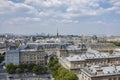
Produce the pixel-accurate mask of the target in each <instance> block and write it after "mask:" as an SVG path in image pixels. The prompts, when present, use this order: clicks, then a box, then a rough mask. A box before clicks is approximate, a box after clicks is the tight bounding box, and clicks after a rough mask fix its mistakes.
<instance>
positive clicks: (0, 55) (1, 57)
mask: <svg viewBox="0 0 120 80" xmlns="http://www.w3.org/2000/svg"><path fill="white" fill-rule="evenodd" d="M4 56H5V55H3V54H1V53H0V63H1V62H2V61H4Z"/></svg>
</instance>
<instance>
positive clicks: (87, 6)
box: [0, 0, 120, 22]
mask: <svg viewBox="0 0 120 80" xmlns="http://www.w3.org/2000/svg"><path fill="white" fill-rule="evenodd" d="M100 2H101V3H108V4H110V5H111V6H108V7H107V8H104V7H103V6H101V5H100ZM113 11H114V12H115V13H117V14H120V1H119V0H25V1H24V3H14V2H12V1H8V0H0V15H1V14H3V15H5V14H6V15H7V14H12V15H13V16H11V17H10V18H11V19H13V18H14V19H15V20H16V21H19V20H21V21H22V20H23V21H40V19H41V20H45V19H46V20H50V19H53V20H60V21H62V22H67V21H68V22H74V21H78V22H79V19H81V17H86V16H93V17H94V16H100V15H102V14H106V13H110V12H113ZM76 18H77V19H76ZM75 19H76V20H75ZM15 20H13V21H15ZM71 20H72V21H71ZM73 20H74V21H73Z"/></svg>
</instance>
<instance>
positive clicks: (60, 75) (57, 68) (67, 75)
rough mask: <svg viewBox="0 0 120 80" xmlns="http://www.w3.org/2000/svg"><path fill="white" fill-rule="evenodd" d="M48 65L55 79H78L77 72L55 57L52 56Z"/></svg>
mask: <svg viewBox="0 0 120 80" xmlns="http://www.w3.org/2000/svg"><path fill="white" fill-rule="evenodd" d="M48 66H49V68H50V71H51V73H52V75H53V77H54V79H55V80H78V77H77V75H76V74H75V73H73V72H71V71H69V70H67V69H65V68H63V67H62V66H61V65H60V64H59V63H58V60H57V59H54V58H53V57H51V59H50V61H49V64H48Z"/></svg>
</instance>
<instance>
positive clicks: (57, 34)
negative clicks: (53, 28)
mask: <svg viewBox="0 0 120 80" xmlns="http://www.w3.org/2000/svg"><path fill="white" fill-rule="evenodd" d="M57 37H59V33H58V28H57Z"/></svg>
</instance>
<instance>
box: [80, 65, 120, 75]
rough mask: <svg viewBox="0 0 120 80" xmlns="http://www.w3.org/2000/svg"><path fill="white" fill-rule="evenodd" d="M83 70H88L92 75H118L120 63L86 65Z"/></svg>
mask: <svg viewBox="0 0 120 80" xmlns="http://www.w3.org/2000/svg"><path fill="white" fill-rule="evenodd" d="M82 71H84V72H86V73H87V74H89V75H90V76H92V77H94V76H108V75H116V74H120V65H119V66H115V65H109V66H104V67H103V66H99V65H93V66H91V67H88V66H87V67H85V68H84V69H83V70H82Z"/></svg>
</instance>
